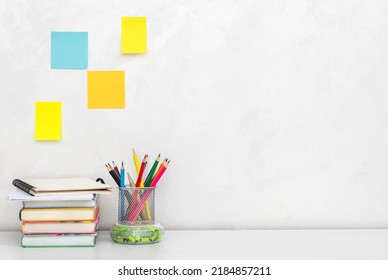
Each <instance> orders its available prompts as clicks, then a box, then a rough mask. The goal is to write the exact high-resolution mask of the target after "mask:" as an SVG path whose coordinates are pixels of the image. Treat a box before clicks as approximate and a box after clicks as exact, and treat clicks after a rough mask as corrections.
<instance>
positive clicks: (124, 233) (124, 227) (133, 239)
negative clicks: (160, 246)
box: [110, 221, 164, 245]
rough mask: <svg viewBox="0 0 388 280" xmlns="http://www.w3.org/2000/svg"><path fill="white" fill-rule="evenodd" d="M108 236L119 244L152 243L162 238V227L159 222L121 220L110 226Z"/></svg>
mask: <svg viewBox="0 0 388 280" xmlns="http://www.w3.org/2000/svg"><path fill="white" fill-rule="evenodd" d="M110 236H111V238H112V240H113V241H115V242H117V243H121V244H128V245H144V244H152V243H156V242H159V241H161V240H162V239H163V236H164V228H163V226H162V225H161V224H160V223H156V224H154V223H151V222H124V221H121V222H119V223H116V224H115V225H114V226H113V227H112V229H111V231H110Z"/></svg>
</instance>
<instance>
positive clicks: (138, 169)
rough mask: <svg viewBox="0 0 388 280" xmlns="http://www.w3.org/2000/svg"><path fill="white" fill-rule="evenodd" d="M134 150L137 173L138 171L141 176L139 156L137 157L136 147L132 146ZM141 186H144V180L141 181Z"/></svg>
mask: <svg viewBox="0 0 388 280" xmlns="http://www.w3.org/2000/svg"><path fill="white" fill-rule="evenodd" d="M132 152H133V161H134V163H135V168H136V173H137V176H139V173H140V164H139V158H138V157H137V154H136V152H135V149H134V148H132ZM141 186H144V183H143V181H141Z"/></svg>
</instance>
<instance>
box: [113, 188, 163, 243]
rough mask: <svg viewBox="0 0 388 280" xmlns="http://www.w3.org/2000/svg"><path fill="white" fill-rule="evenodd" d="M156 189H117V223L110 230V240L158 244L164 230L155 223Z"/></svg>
mask: <svg viewBox="0 0 388 280" xmlns="http://www.w3.org/2000/svg"><path fill="white" fill-rule="evenodd" d="M155 192H156V187H153V188H151V187H149V188H146V187H139V188H135V187H125V188H118V213H117V215H118V219H117V220H118V222H117V223H116V224H115V225H114V226H113V228H112V229H111V237H112V240H113V241H115V242H118V243H123V244H133V245H137V244H150V243H156V242H159V241H160V240H161V239H162V238H163V235H164V228H163V226H162V225H161V224H160V223H155Z"/></svg>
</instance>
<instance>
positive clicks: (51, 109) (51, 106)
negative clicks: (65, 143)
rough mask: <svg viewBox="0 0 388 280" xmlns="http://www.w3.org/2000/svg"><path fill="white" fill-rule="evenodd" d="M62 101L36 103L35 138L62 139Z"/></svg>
mask: <svg viewBox="0 0 388 280" xmlns="http://www.w3.org/2000/svg"><path fill="white" fill-rule="evenodd" d="M61 131H62V105H61V102H36V103H35V140H61Z"/></svg>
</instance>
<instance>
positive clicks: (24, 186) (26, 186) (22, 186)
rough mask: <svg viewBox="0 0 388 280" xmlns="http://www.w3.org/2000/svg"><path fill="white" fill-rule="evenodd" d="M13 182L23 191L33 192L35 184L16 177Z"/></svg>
mask: <svg viewBox="0 0 388 280" xmlns="http://www.w3.org/2000/svg"><path fill="white" fill-rule="evenodd" d="M12 184H13V185H14V186H15V187H17V188H19V189H21V190H22V191H25V192H26V193H29V194H32V192H31V190H32V189H33V188H34V187H33V186H31V185H29V184H27V183H26V182H23V181H22V180H19V179H15V180H13V181H12Z"/></svg>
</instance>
